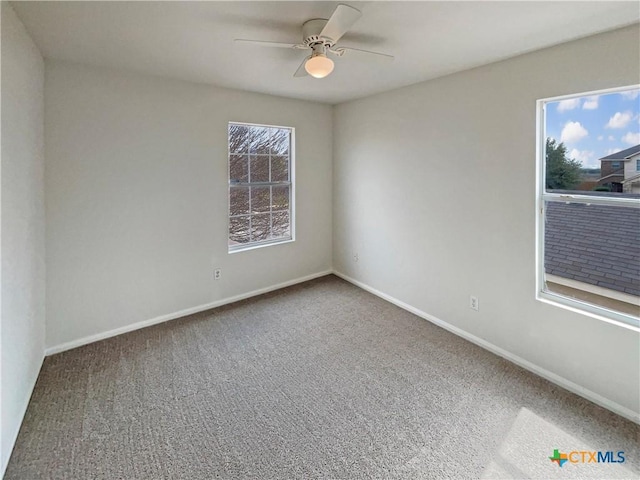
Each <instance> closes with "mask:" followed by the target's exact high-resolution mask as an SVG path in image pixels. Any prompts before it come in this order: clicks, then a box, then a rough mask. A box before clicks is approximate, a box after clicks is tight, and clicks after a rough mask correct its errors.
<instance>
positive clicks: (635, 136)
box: [620, 132, 640, 145]
mask: <svg viewBox="0 0 640 480" xmlns="http://www.w3.org/2000/svg"><path fill="white" fill-rule="evenodd" d="M620 140H622V141H623V142H624V143H628V144H629V145H637V144H639V143H640V132H627V134H626V135H625V136H624V137H622V138H621V139H620Z"/></svg>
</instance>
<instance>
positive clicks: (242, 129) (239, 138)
mask: <svg viewBox="0 0 640 480" xmlns="http://www.w3.org/2000/svg"><path fill="white" fill-rule="evenodd" d="M248 138H249V127H248V126H246V125H229V152H231V153H245V152H248V151H249V142H248Z"/></svg>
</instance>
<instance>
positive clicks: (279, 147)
mask: <svg viewBox="0 0 640 480" xmlns="http://www.w3.org/2000/svg"><path fill="white" fill-rule="evenodd" d="M271 154H273V155H287V156H288V155H289V130H285V129H282V128H274V129H272V141H271Z"/></svg>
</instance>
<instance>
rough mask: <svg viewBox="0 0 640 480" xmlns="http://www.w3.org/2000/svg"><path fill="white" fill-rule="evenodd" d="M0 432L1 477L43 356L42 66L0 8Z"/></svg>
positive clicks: (5, 7)
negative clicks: (0, 418)
mask: <svg viewBox="0 0 640 480" xmlns="http://www.w3.org/2000/svg"><path fill="white" fill-rule="evenodd" d="M1 8H2V13H1V16H2V92H1V95H2V99H1V100H2V184H1V191H2V194H1V195H2V202H1V204H2V215H1V216H2V225H1V228H2V260H1V264H2V297H1V298H2V308H1V310H2V325H1V328H0V333H1V336H2V340H1V345H2V353H1V358H2V359H1V364H2V367H1V372H0V374H1V379H2V381H1V385H0V391H2V394H1V396H2V398H1V405H2V431H1V432H0V434H1V435H2V438H1V439H0V445H1V452H0V454H1V461H2V463H1V464H0V476H2V472H4V469H5V466H6V463H7V461H8V460H9V456H10V454H11V449H12V448H13V442H14V441H15V438H16V436H17V434H18V430H19V428H20V423H21V421H22V417H23V415H24V412H25V410H26V408H27V404H28V402H29V397H30V396H31V391H32V389H33V386H34V384H35V381H36V378H37V376H38V372H39V371H40V366H41V365H42V358H43V355H44V337H45V314H44V307H45V264H44V261H45V259H44V247H45V244H44V226H45V225H44V147H43V106H44V102H43V91H44V62H43V60H42V56H41V55H40V52H39V51H38V49H37V47H36V46H35V44H34V43H33V42H32V41H31V38H30V37H29V35H28V34H27V32H26V30H25V29H24V26H23V25H22V23H21V22H20V20H19V19H18V17H17V16H16V14H15V13H14V11H13V10H12V8H11V6H10V5H9V2H2V7H1Z"/></svg>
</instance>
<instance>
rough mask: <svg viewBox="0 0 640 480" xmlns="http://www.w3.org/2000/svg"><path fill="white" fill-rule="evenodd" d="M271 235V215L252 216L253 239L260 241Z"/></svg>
mask: <svg viewBox="0 0 640 480" xmlns="http://www.w3.org/2000/svg"><path fill="white" fill-rule="evenodd" d="M270 236H271V215H270V214H268V213H266V214H260V215H252V216H251V240H252V241H253V242H260V241H262V240H267V239H268V238H269V237H270Z"/></svg>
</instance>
